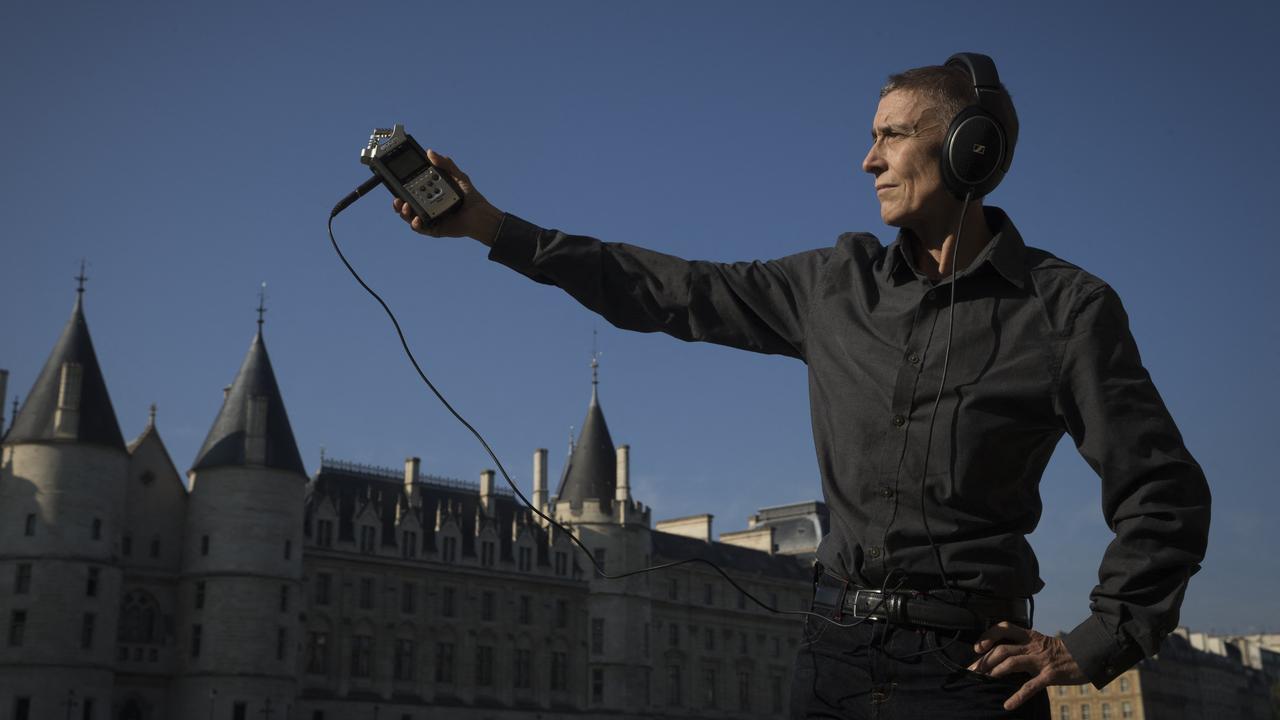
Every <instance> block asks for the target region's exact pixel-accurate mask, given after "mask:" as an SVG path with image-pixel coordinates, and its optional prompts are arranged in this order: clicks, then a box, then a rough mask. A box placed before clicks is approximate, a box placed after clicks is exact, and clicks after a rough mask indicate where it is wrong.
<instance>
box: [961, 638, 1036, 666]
mask: <svg viewBox="0 0 1280 720" xmlns="http://www.w3.org/2000/svg"><path fill="white" fill-rule="evenodd" d="M1026 652H1027V646H1025V645H1012V644H1005V645H997V646H995V647H994V648H993V649H991V650H988V651H987V652H986V653H985V654H983V655H982V656H980V657H979V658H978V659H977V660H975V661H974V663H973V665H971V666H970V669H971V670H973V671H974V672H980V673H986V672H990V671H991V668H993V667H995V666H997V665H999V664H1000V663H1002V662H1004V661H1005V660H1006V659H1007V658H1010V657H1013V656H1015V655H1023V654H1025V653H1026Z"/></svg>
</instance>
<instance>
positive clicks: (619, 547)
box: [0, 300, 826, 720]
mask: <svg viewBox="0 0 1280 720" xmlns="http://www.w3.org/2000/svg"><path fill="white" fill-rule="evenodd" d="M0 448H2V453H0V618H2V619H3V621H4V622H5V629H4V636H3V637H0V720H8V719H13V720H34V719H40V720H44V719H46V718H83V719H85V720H106V719H108V718H111V719H116V718H119V719H120V720H158V719H163V718H181V719H184V720H185V719H187V718H195V719H202V718H210V719H211V720H212V719H213V718H219V719H221V720H249V719H250V718H252V719H253V720H257V719H259V718H262V719H264V720H271V719H272V718H277V719H281V718H287V719H295V718H296V719H304V720H347V719H354V720H360V719H365V718H367V719H404V718H412V719H413V720H425V719H426V718H531V719H532V718H547V719H550V718H556V717H574V718H601V719H603V718H606V717H607V718H619V717H625V718H730V717H732V718H777V717H783V716H784V715H785V712H784V708H786V707H787V702H788V697H787V695H788V690H789V688H788V684H789V680H790V675H791V663H792V659H793V657H794V655H795V652H796V649H797V647H796V644H797V641H798V640H799V622H798V620H797V619H796V618H795V616H786V615H776V614H773V613H770V612H767V611H765V610H763V609H761V608H760V607H758V606H757V604H756V602H755V600H758V601H759V602H761V603H764V604H767V605H770V606H773V607H778V608H784V609H798V608H801V607H804V606H806V605H807V602H808V595H809V582H810V570H809V562H810V559H811V557H812V551H813V550H814V549H815V548H816V543H817V540H818V536H819V535H820V533H821V532H822V531H825V524H826V517H825V512H824V511H825V508H822V507H821V506H820V504H817V505H814V506H813V507H812V508H809V507H808V506H789V508H780V509H774V511H768V510H762V511H761V513H760V514H759V515H757V516H755V517H754V518H753V521H752V528H751V529H749V530H748V531H744V532H738V533H726V534H725V535H723V536H721V541H716V540H714V539H713V538H712V536H711V533H710V516H706V525H705V528H703V529H702V530H701V531H699V532H693V533H690V532H689V531H688V530H687V529H685V530H680V528H679V527H678V526H673V529H677V530H680V531H679V532H678V533H676V532H664V531H662V530H661V529H660V528H655V525H654V523H653V521H652V518H651V510H650V508H648V507H646V506H645V505H643V504H642V503H640V502H639V501H637V500H636V499H634V498H633V497H632V494H631V490H632V489H631V485H630V481H629V477H630V463H631V457H632V456H631V453H630V449H629V448H628V447H627V446H625V445H624V446H615V445H614V444H613V443H612V440H611V438H609V436H608V430H607V426H606V425H605V422H604V416H603V412H602V410H601V409H600V406H599V402H598V396H597V394H596V392H595V389H594V388H593V393H592V400H591V404H590V409H589V411H588V422H586V423H584V425H583V432H582V434H581V436H580V437H579V438H578V439H577V442H576V443H575V445H574V447H573V448H571V453H570V455H569V457H568V458H567V460H566V463H565V468H564V473H563V475H562V478H561V482H560V487H559V489H558V490H557V491H556V492H554V493H553V492H550V491H549V489H548V488H547V486H546V481H547V452H546V451H545V450H538V451H536V452H535V453H534V488H533V494H532V497H533V499H534V502H535V504H536V506H537V507H538V508H539V510H540V511H542V512H543V513H545V514H546V515H550V516H552V517H554V518H555V519H556V520H557V521H558V522H560V523H564V524H565V525H566V526H567V527H568V528H569V532H570V533H572V535H573V537H576V538H578V539H579V540H581V542H582V543H583V544H585V545H586V546H587V549H588V551H589V552H590V558H594V560H595V561H596V562H598V563H599V564H601V565H602V566H603V567H604V569H605V572H607V573H611V574H620V573H625V572H628V571H631V570H635V569H638V568H641V567H645V566H648V565H653V564H661V563H680V564H676V565H674V566H673V567H671V568H668V569H664V570H662V571H659V572H656V573H646V574H640V575H634V576H630V577H626V578H621V579H606V578H604V577H601V576H599V575H597V573H596V572H595V570H594V567H593V564H592V562H591V559H590V558H589V557H588V555H587V554H585V553H584V552H583V551H582V550H581V549H580V548H578V547H577V546H576V545H575V544H574V543H573V537H571V536H570V535H569V534H568V533H566V532H565V531H562V530H561V529H559V528H557V527H556V526H555V525H552V524H551V523H549V522H548V521H547V520H546V519H544V518H541V517H538V516H537V515H536V514H534V513H532V512H531V511H530V510H529V509H528V508H527V507H525V506H524V505H523V503H521V502H519V501H518V500H517V499H516V498H515V497H514V495H513V494H512V493H511V492H510V491H509V490H506V489H505V488H502V487H500V486H498V485H497V484H496V483H497V482H498V481H497V480H496V478H495V475H494V473H493V472H492V471H485V472H483V473H482V474H481V477H480V482H479V483H478V484H472V483H467V482H462V481H458V480H450V479H447V478H440V477H433V476H431V475H427V474H424V473H423V472H422V471H421V463H420V462H419V461H418V460H417V459H414V458H410V459H409V460H408V461H407V462H406V464H405V468H404V471H403V472H401V471H400V470H399V469H395V470H389V469H383V468H377V467H369V466H362V465H356V464H353V463H346V462H339V461H334V460H332V459H328V460H325V459H322V461H321V465H320V468H319V470H318V471H317V472H316V473H315V474H314V475H313V476H312V477H310V478H308V477H307V476H306V475H305V474H304V472H303V470H302V465H301V460H300V458H299V457H298V455H297V448H296V444H295V443H294V441H293V436H292V430H291V429H290V428H289V426H288V419H287V416H286V414H285V411H284V405H283V400H282V398H280V396H279V391H278V389H277V387H276V384H275V379H274V374H273V371H272V370H271V366H270V361H269V359H268V358H267V355H266V348H265V344H264V343H263V340H262V333H261V327H260V328H259V332H258V335H257V336H256V337H255V338H254V341H253V343H252V344H251V347H250V351H249V353H248V355H247V356H246V359H245V363H244V365H243V366H242V367H241V369H240V372H239V374H238V375H237V378H236V381H235V383H234V384H233V385H232V387H231V388H229V389H228V390H227V391H226V393H225V396H224V403H223V407H222V409H221V411H220V413H219V415H218V417H217V418H216V419H215V421H214V426H213V428H212V429H211V431H210V434H209V437H208V439H207V440H206V442H205V445H204V447H203V448H202V449H201V451H200V453H199V454H198V457H197V458H196V460H195V462H194V463H193V465H192V470H191V471H190V472H189V474H188V478H187V482H184V481H183V478H182V476H181V475H180V473H179V471H178V470H177V469H176V466H175V465H174V463H173V461H172V459H171V458H170V457H169V454H168V451H167V450H166V449H165V446H164V442H163V440H162V439H161V437H160V433H159V430H158V429H157V427H156V421H155V412H154V409H153V412H152V415H151V418H150V421H149V422H148V424H147V427H146V429H145V430H144V431H143V432H142V434H141V435H139V436H138V438H137V439H135V440H134V441H133V442H132V443H129V444H127V445H126V444H125V443H124V442H123V440H122V439H121V438H120V433H119V428H118V425H117V420H116V418H115V414H114V411H113V410H112V408H111V404H110V400H109V398H108V397H107V394H106V386H105V382H104V381H103V380H102V378H101V375H100V370H99V368H98V366H97V361H96V359H95V358H94V357H93V352H92V344H91V342H90V341H89V336H88V329H87V325H86V324H85V322H84V317H83V312H82V309H81V304H80V301H79V300H77V303H76V307H75V310H74V311H73V314H72V320H71V322H70V323H69V324H68V326H67V329H66V330H65V331H64V335H63V337H62V339H60V340H59V343H58V345H57V346H56V347H55V349H54V352H53V353H52V354H51V356H50V358H49V361H48V363H46V367H45V370H44V371H43V372H42V373H41V375H40V377H39V378H38V379H37V381H36V383H35V385H34V386H33V387H32V390H31V392H30V393H29V394H28V396H27V400H26V403H25V404H24V405H23V407H22V410H21V411H20V412H18V413H17V414H16V416H15V417H14V418H13V419H12V422H11V427H9V428H8V429H7V431H6V434H5V435H4V441H3V444H2V445H0ZM797 508H801V510H797ZM810 509H811V510H812V512H808V510H810ZM771 512H772V514H771ZM801 516H805V517H808V519H803V518H802V519H801V520H800V521H799V522H800V524H802V525H805V527H806V528H812V534H813V535H814V536H813V537H812V542H811V543H810V544H809V545H808V546H805V545H804V543H802V542H797V541H796V540H795V538H796V537H797V536H796V532H795V530H794V527H793V526H795V525H796V523H797V518H798V517H801ZM809 516H811V517H809ZM769 518H775V519H776V520H777V523H776V524H777V528H774V527H773V526H771V525H770V521H769ZM694 525H696V523H695V524H694ZM664 527H665V526H664ZM775 531H776V532H777V533H781V535H778V537H782V536H785V538H787V540H786V541H785V542H784V543H783V544H784V545H785V546H786V547H785V549H784V550H782V551H779V544H778V543H777V542H773V541H772V539H773V538H774V537H775ZM695 557H701V558H706V559H709V560H712V561H714V562H715V563H717V564H718V565H720V566H721V567H722V568H724V569H725V570H726V571H727V572H728V573H729V574H730V576H731V577H733V578H735V580H736V581H737V582H738V583H740V584H741V585H742V586H743V587H744V589H746V590H747V591H748V592H749V593H751V595H752V596H753V598H755V600H752V599H748V598H747V596H745V595H742V594H740V593H738V592H737V591H736V590H734V589H733V588H732V587H731V586H730V585H729V584H728V583H727V582H725V580H724V579H723V578H722V577H721V576H720V575H719V574H718V573H716V572H715V571H714V570H713V569H711V568H710V567H708V566H706V565H703V564H699V563H689V562H684V563H681V562H680V561H685V560H688V559H689V558H695Z"/></svg>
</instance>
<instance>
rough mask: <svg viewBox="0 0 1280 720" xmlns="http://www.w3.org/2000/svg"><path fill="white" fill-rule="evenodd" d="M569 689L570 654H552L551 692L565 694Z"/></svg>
mask: <svg viewBox="0 0 1280 720" xmlns="http://www.w3.org/2000/svg"><path fill="white" fill-rule="evenodd" d="M568 689H569V654H568V653H563V652H554V651H553V652H552V653H551V690H552V691H553V692H564V691H566V690H568Z"/></svg>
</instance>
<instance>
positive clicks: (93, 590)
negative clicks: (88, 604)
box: [84, 568, 101, 597]
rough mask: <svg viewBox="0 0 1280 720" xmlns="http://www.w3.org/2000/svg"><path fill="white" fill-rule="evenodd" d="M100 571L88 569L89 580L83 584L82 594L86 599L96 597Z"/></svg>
mask: <svg viewBox="0 0 1280 720" xmlns="http://www.w3.org/2000/svg"><path fill="white" fill-rule="evenodd" d="M100 573H101V570H99V569H98V568H89V579H88V580H87V581H86V582H85V587H84V594H85V596H86V597H97V596H98V575H99V574H100Z"/></svg>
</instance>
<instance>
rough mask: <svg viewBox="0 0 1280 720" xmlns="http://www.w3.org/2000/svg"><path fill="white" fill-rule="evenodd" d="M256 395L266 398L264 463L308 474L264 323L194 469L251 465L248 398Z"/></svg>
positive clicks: (198, 454)
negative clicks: (269, 351) (273, 367)
mask: <svg viewBox="0 0 1280 720" xmlns="http://www.w3.org/2000/svg"><path fill="white" fill-rule="evenodd" d="M253 397H266V398H267V418H266V440H265V445H266V456H265V458H266V459H265V461H264V462H263V463H262V465H263V466H265V467H270V468H276V469H279V470H288V471H292V472H296V473H298V474H299V475H303V476H305V475H306V470H305V469H304V468H303V465H302V456H301V455H299V454H298V444H297V443H296V442H295V441H294V439H293V427H292V426H290V425H289V415H288V413H286V412H285V409H284V400H283V399H282V398H281V397H280V388H279V386H278V385H277V384H276V376H275V373H274V372H273V371H272V370H271V358H270V357H268V356H267V346H266V344H265V343H263V340H262V327H261V325H259V327H258V332H257V334H256V335H254V337H253V342H252V343H250V345H249V352H248V354H246V355H245V358H244V363H243V364H241V365H240V372H239V373H237V374H236V379H235V382H233V383H232V384H231V391H230V392H229V393H227V397H226V399H225V400H223V402H222V409H221V410H219V411H218V417H217V419H215V420H214V421H213V427H212V428H210V429H209V435H208V437H206V438H205V440H204V445H203V446H201V448H200V452H198V453H196V461H195V463H194V464H193V465H192V466H191V469H192V470H205V469H208V468H213V467H225V466H242V465H248V464H249V462H248V460H247V459H246V453H245V441H246V439H247V437H248V424H249V405H250V402H249V400H250V398H253Z"/></svg>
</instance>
